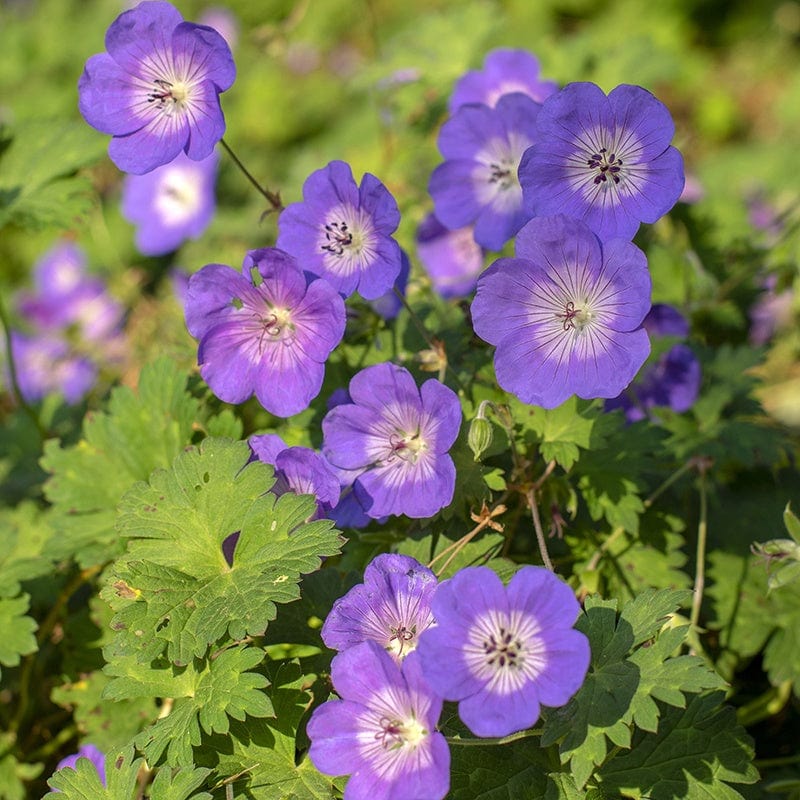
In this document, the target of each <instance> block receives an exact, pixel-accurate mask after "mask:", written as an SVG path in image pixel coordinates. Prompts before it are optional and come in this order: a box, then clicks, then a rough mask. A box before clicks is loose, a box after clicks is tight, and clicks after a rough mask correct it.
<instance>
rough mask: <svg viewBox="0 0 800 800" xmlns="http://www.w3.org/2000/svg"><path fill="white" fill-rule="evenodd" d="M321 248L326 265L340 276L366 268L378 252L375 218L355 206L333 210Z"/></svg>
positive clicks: (322, 232) (324, 228)
mask: <svg viewBox="0 0 800 800" xmlns="http://www.w3.org/2000/svg"><path fill="white" fill-rule="evenodd" d="M319 248H320V250H322V251H323V253H324V261H325V266H326V268H327V269H329V270H330V271H331V272H333V273H334V274H336V275H349V274H351V273H353V272H356V271H358V270H362V269H364V267H366V266H367V265H369V264H370V263H371V262H372V261H373V260H374V258H375V256H376V254H377V251H376V236H375V229H374V226H373V223H372V218H371V217H370V215H369V214H368V213H366V212H365V211H363V210H361V209H359V208H353V207H352V206H341V207H339V208H335V209H333V210H332V211H331V212H330V214H329V215H328V217H327V219H326V220H325V222H324V223H323V225H322V228H321V231H320V237H319Z"/></svg>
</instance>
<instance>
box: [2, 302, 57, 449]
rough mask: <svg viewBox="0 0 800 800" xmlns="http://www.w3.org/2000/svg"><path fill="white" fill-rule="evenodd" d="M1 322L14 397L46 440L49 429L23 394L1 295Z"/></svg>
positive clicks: (8, 322) (9, 323) (9, 324)
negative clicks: (47, 429) (46, 428)
mask: <svg viewBox="0 0 800 800" xmlns="http://www.w3.org/2000/svg"><path fill="white" fill-rule="evenodd" d="M0 322H2V324H3V332H4V333H5V338H6V363H7V364H8V374H9V377H10V379H11V390H12V391H13V392H14V397H15V399H16V401H17V405H18V406H19V407H20V408H21V409H22V410H23V411H24V412H25V413H26V414H27V415H28V416H29V417H30V419H31V421H32V422H33V424H34V426H35V427H36V430H37V431H38V432H39V436H40V438H41V439H42V440H43V441H44V440H45V439H46V438H47V435H48V434H47V431H46V430H45V427H44V425H42V422H41V420H40V419H39V415H38V414H37V413H36V411H34V409H33V407H32V406H31V405H30V404H29V403H28V401H27V400H26V399H25V398H24V397H23V396H22V390H21V389H20V387H19V377H18V375H17V366H16V364H15V363H14V353H13V351H12V348H11V321H10V320H9V318H8V314H7V313H6V307H5V304H4V303H3V298H2V297H0Z"/></svg>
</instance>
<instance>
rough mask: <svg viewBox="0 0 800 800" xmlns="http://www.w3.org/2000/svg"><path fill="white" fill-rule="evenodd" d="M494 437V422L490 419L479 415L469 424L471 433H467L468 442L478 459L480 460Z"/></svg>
mask: <svg viewBox="0 0 800 800" xmlns="http://www.w3.org/2000/svg"><path fill="white" fill-rule="evenodd" d="M493 437H494V432H493V430H492V423H491V422H489V420H488V419H484V418H483V417H482V416H478V417H475V419H473V420H472V422H471V423H470V426H469V434H468V435H467V443H468V444H469V449H470V450H472V453H473V455H474V456H475V460H476V461H480V460H481V456H482V455H483V454H484V453H485V452H486V451H487V450H488V449H489V447H490V446H491V444H492V439H493Z"/></svg>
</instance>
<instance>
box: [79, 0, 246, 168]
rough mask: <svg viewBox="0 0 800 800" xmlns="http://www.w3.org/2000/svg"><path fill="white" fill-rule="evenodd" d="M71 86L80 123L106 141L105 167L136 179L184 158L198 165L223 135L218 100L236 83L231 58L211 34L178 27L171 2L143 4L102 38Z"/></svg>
mask: <svg viewBox="0 0 800 800" xmlns="http://www.w3.org/2000/svg"><path fill="white" fill-rule="evenodd" d="M105 44H106V50H107V51H108V52H107V53H98V54H97V55H94V56H92V57H91V58H90V59H89V60H88V61H87V62H86V66H85V68H84V70H83V74H82V75H81V77H80V81H79V82H78V94H79V99H78V107H79V108H80V111H81V113H82V114H83V116H84V118H85V119H86V121H87V122H88V123H89V124H90V125H91V126H92V127H93V128H97V130H99V131H102V132H103V133H110V134H111V135H112V137H113V138H112V139H111V142H110V144H109V146H108V154H109V156H110V157H111V160H112V161H113V162H114V163H115V164H116V165H117V166H118V167H119V168H120V169H121V170H123V171H124V172H132V173H134V174H137V175H140V174H142V173H145V172H149V171H150V170H152V169H155V168H156V167H158V166H161V165H162V164H168V163H169V162H170V161H172V160H173V159H174V158H175V157H176V156H177V155H178V153H180V152H181V151H184V152H185V153H186V155H187V156H189V158H191V159H194V160H196V161H199V160H201V159H203V158H206V157H207V156H209V155H211V152H212V151H213V149H214V145H216V143H217V142H218V141H219V140H220V139H221V138H222V136H223V134H224V133H225V118H224V117H223V114H222V109H221V108H220V103H219V95H220V93H221V92H224V91H225V90H226V89H229V88H230V87H231V85H232V84H233V81H234V78H235V77H236V67H235V65H234V63H233V56H232V55H231V50H230V48H229V47H228V45H227V43H226V42H225V40H224V39H223V38H222V36H220V35H219V34H218V33H217V32H216V31H215V30H213V29H212V28H208V27H206V26H204V25H196V24H194V23H192V22H184V21H183V17H182V16H181V15H180V12H178V10H177V9H176V8H175V7H174V6H172V5H171V4H170V3H166V2H161V0H145V1H144V2H142V3H139V5H138V6H136V7H135V8H133V9H131V10H130V11H124V12H123V13H122V14H120V15H119V16H118V17H117V19H116V20H114V22H113V23H111V26H110V27H109V29H108V31H107V32H106V39H105Z"/></svg>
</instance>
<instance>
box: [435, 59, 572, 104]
mask: <svg viewBox="0 0 800 800" xmlns="http://www.w3.org/2000/svg"><path fill="white" fill-rule="evenodd" d="M557 90H558V85H557V84H556V83H554V82H553V81H543V80H540V79H539V62H538V61H537V59H536V57H535V56H534V55H532V54H531V53H528V52H527V51H525V50H511V49H507V48H499V49H497V50H492V51H491V52H490V53H489V54H488V55H487V56H486V58H485V59H484V61H483V69H482V70H471V71H469V72H467V73H466V75H464V76H463V77H462V78H461V79H460V80H459V81H458V83H457V84H456V88H455V89H454V90H453V95H452V97H451V98H450V114H454V113H455V112H456V111H457V110H458V108H459V107H461V106H463V105H467V103H483V104H484V105H487V106H494V105H496V104H497V101H498V100H499V99H500V98H501V97H502V96H503V95H504V94H511V93H513V92H521V93H522V94H526V95H528V97H530V98H531V99H532V100H536V102H537V103H541V102H543V101H544V100H545V99H546V98H548V97H549V96H550V95H551V94H553V92H555V91H557Z"/></svg>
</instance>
